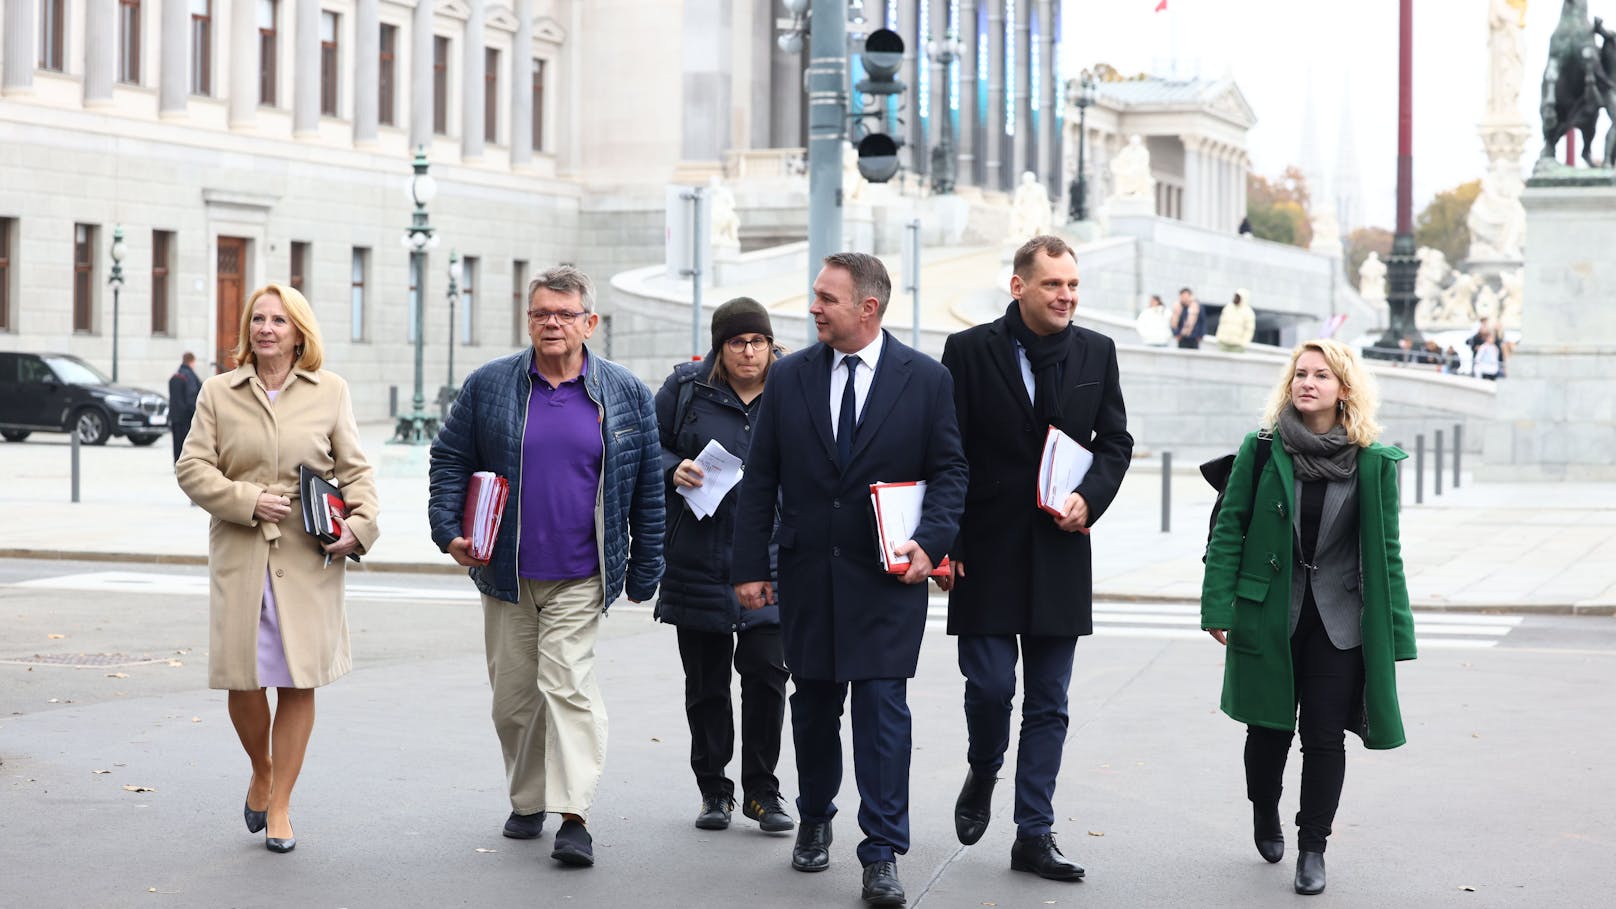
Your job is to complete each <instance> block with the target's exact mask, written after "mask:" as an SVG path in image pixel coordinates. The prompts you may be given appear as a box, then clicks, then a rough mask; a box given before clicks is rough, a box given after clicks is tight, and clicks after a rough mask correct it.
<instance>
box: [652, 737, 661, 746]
mask: <svg viewBox="0 0 1616 909" xmlns="http://www.w3.org/2000/svg"><path fill="white" fill-rule="evenodd" d="M651 741H653V742H657V743H659V744H660V743H661V742H662V740H661V739H659V738H657V737H656V736H654V735H653V736H651Z"/></svg>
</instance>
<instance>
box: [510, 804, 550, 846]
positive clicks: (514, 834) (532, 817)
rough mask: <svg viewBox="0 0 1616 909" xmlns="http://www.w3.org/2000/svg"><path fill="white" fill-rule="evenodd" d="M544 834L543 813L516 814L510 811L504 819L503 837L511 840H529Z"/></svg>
mask: <svg viewBox="0 0 1616 909" xmlns="http://www.w3.org/2000/svg"><path fill="white" fill-rule="evenodd" d="M543 832H544V812H542V811H540V812H539V813H538V814H517V813H516V812H514V811H512V812H511V816H510V817H508V818H506V819H505V835H506V836H508V837H510V838H511V839H513V840H531V839H536V838H538V835H539V834H541V833H543Z"/></svg>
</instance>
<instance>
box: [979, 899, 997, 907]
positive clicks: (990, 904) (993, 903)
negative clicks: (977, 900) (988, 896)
mask: <svg viewBox="0 0 1616 909" xmlns="http://www.w3.org/2000/svg"><path fill="white" fill-rule="evenodd" d="M982 905H984V906H997V905H999V904H998V903H995V902H993V901H992V900H983V901H982Z"/></svg>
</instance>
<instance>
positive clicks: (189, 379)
mask: <svg viewBox="0 0 1616 909" xmlns="http://www.w3.org/2000/svg"><path fill="white" fill-rule="evenodd" d="M195 362H196V354H194V353H191V352H190V351H186V352H185V356H183V357H181V358H180V368H179V369H176V370H174V374H173V375H171V376H169V377H168V435H169V437H170V438H172V439H173V440H174V460H175V461H176V462H178V461H179V459H180V450H181V449H183V448H184V447H185V437H186V436H188V435H190V434H191V418H192V417H194V416H196V396H197V395H198V394H201V392H202V380H201V379H199V378H197V376H196V370H194V369H192V368H191V364H192V363H195Z"/></svg>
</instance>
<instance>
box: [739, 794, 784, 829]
mask: <svg viewBox="0 0 1616 909" xmlns="http://www.w3.org/2000/svg"><path fill="white" fill-rule="evenodd" d="M741 813H742V814H744V815H746V816H747V817H749V818H751V819H752V820H754V821H757V822H758V828H759V829H761V830H762V831H763V832H764V833H785V832H787V831H790V830H795V829H796V828H797V822H796V821H794V820H792V819H791V815H789V814H786V810H785V808H783V807H781V805H780V793H778V792H766V793H762V794H760V795H749V796H747V797H746V804H744V805H742V806H741Z"/></svg>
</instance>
